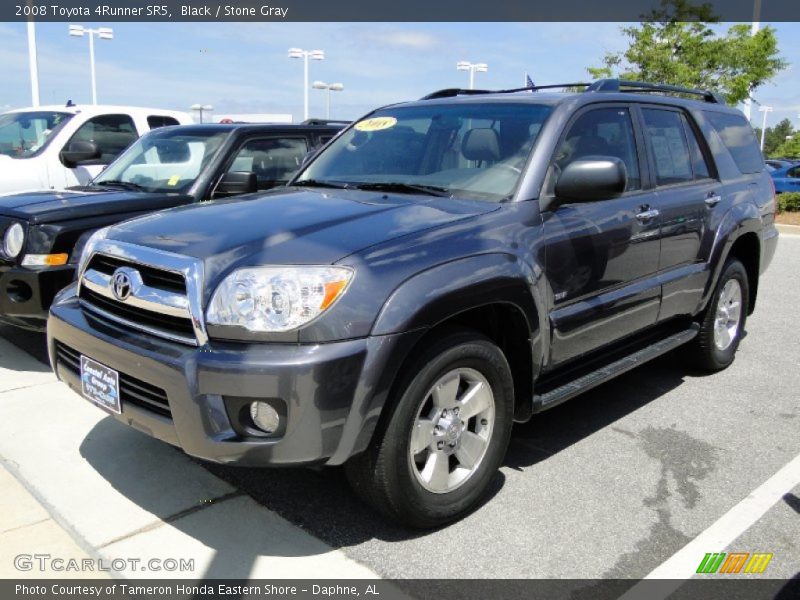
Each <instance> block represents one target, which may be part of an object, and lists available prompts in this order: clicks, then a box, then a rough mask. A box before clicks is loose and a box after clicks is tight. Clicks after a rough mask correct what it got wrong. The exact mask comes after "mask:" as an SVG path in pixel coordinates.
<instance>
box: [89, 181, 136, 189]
mask: <svg viewBox="0 0 800 600" xmlns="http://www.w3.org/2000/svg"><path fill="white" fill-rule="evenodd" d="M92 185H96V186H98V187H102V186H106V187H118V188H122V189H124V190H136V191H140V190H141V191H148V190H147V188H146V187H144V186H143V185H139V184H138V183H133V182H132V181H120V180H118V179H109V180H107V181H93V182H92Z"/></svg>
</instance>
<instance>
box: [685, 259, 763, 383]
mask: <svg viewBox="0 0 800 600" xmlns="http://www.w3.org/2000/svg"><path fill="white" fill-rule="evenodd" d="M749 289H750V288H749V285H748V279H747V271H746V270H745V268H744V265H742V263H741V262H739V261H738V260H736V259H730V260H729V261H728V262H726V263H725V266H724V268H723V269H722V274H721V275H720V278H719V281H718V282H717V288H716V289H715V290H714V295H713V296H712V297H711V300H710V301H709V303H708V307H707V308H706V311H705V313H704V314H703V318H702V321H700V333H699V334H698V335H697V337H696V338H695V339H694V341H693V352H692V355H691V356H692V360H693V362H694V364H696V365H697V366H699V367H700V368H702V369H705V370H708V371H719V370H721V369H724V368H725V367H727V366H728V365H730V364H731V363H732V362H733V359H734V356H735V355H736V350H737V348H738V347H739V342H740V341H741V339H742V332H743V331H744V323H745V320H746V318H747V308H748V300H749V298H750V296H749Z"/></svg>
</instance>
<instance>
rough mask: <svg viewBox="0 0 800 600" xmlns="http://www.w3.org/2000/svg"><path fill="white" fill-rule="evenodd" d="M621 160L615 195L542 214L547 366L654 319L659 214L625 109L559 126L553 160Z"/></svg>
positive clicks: (609, 108) (597, 111) (602, 110)
mask: <svg viewBox="0 0 800 600" xmlns="http://www.w3.org/2000/svg"><path fill="white" fill-rule="evenodd" d="M588 157H614V158H619V159H621V160H622V161H623V162H624V163H625V166H626V169H627V172H628V186H627V189H626V192H625V194H624V195H623V196H621V197H619V198H609V199H606V200H598V201H593V202H579V203H570V204H562V205H560V206H559V207H558V208H557V209H555V210H554V211H552V213H549V214H545V215H543V221H544V226H543V227H544V234H545V271H546V276H547V279H548V281H549V282H550V284H551V287H552V293H553V306H552V310H551V312H550V319H551V323H552V328H551V329H552V339H551V355H550V365H549V366H550V367H555V366H558V365H560V364H563V363H564V362H566V361H569V360H572V359H575V358H576V357H578V356H580V355H583V354H587V353H589V352H592V351H594V350H597V349H599V348H601V347H603V346H606V345H608V344H611V343H613V342H615V341H617V340H619V339H621V338H624V337H626V336H628V335H630V334H633V333H635V332H637V331H640V330H641V329H644V328H646V327H648V326H650V325H653V324H654V323H655V322H656V318H657V315H658V308H659V302H660V295H661V289H660V284H659V283H658V281H657V271H658V258H659V245H660V244H659V219H658V216H657V213H656V212H655V211H654V209H653V206H652V202H653V195H654V194H653V192H652V191H651V190H649V189H646V188H645V187H644V186H643V181H645V180H646V178H645V177H644V175H645V169H646V161H645V160H644V153H643V141H642V138H641V134H640V132H639V131H638V128H637V127H636V126H635V119H634V118H633V113H632V111H631V108H630V107H629V106H628V105H625V104H604V105H603V106H602V107H597V106H591V107H589V108H587V109H584V110H583V111H582V112H580V113H578V115H577V116H576V117H574V118H573V121H572V122H571V123H570V124H569V125H568V126H567V127H566V129H565V134H564V136H563V137H562V139H561V141H560V142H559V145H558V149H557V150H556V154H555V157H554V161H553V169H554V171H555V172H556V173H557V172H558V171H559V170H560V169H561V170H563V169H564V168H565V167H566V166H567V165H568V164H569V163H570V162H572V161H573V160H578V159H584V158H588Z"/></svg>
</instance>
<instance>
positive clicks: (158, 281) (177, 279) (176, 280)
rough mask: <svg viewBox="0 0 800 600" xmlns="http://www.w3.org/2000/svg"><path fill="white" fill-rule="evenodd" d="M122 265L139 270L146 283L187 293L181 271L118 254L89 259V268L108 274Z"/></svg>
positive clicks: (179, 292)
mask: <svg viewBox="0 0 800 600" xmlns="http://www.w3.org/2000/svg"><path fill="white" fill-rule="evenodd" d="M120 267H132V268H134V269H136V270H137V271H139V274H140V275H141V276H142V281H143V282H144V284H145V285H149V286H151V287H154V288H159V289H162V290H167V291H170V292H176V293H178V294H186V280H185V279H184V278H183V275H181V274H180V273H174V272H172V271H163V270H161V269H157V268H155V267H150V266H148V265H139V264H136V263H132V262H130V261H127V260H124V259H121V258H117V257H116V256H107V255H105V254H95V255H94V256H93V257H92V260H91V261H89V266H88V267H87V268H89V269H94V270H95V271H99V272H100V273H105V274H106V275H113V274H114V271H116V270H117V269H119V268H120Z"/></svg>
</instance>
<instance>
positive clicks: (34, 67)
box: [28, 19, 39, 106]
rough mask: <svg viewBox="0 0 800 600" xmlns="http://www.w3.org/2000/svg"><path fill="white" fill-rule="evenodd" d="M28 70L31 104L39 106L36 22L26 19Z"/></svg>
mask: <svg viewBox="0 0 800 600" xmlns="http://www.w3.org/2000/svg"><path fill="white" fill-rule="evenodd" d="M28 71H29V72H30V74H31V105H32V106H39V59H38V53H37V50H36V23H34V22H33V19H31V20H30V21H28Z"/></svg>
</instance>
